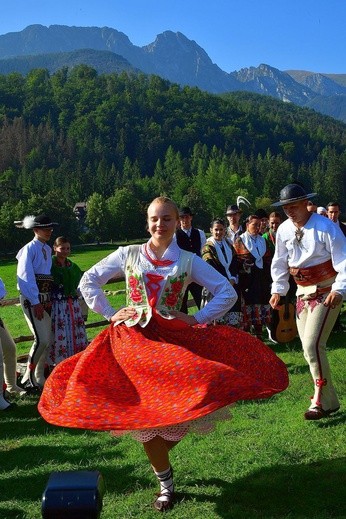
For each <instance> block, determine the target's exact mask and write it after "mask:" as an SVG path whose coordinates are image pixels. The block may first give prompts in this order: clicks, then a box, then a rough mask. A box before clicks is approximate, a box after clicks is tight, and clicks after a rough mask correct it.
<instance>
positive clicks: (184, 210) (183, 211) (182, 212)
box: [179, 206, 193, 216]
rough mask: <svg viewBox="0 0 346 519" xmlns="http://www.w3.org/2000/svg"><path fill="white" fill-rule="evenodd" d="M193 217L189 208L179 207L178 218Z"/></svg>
mask: <svg viewBox="0 0 346 519" xmlns="http://www.w3.org/2000/svg"><path fill="white" fill-rule="evenodd" d="M186 215H188V216H193V213H192V212H191V209H190V208H189V207H186V206H185V207H181V208H180V209H179V216H186Z"/></svg>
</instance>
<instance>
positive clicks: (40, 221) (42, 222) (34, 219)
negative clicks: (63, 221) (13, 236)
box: [14, 214, 59, 229]
mask: <svg viewBox="0 0 346 519" xmlns="http://www.w3.org/2000/svg"><path fill="white" fill-rule="evenodd" d="M14 225H15V226H16V227H19V228H21V229H35V228H37V227H40V228H46V229H47V228H49V227H56V226H57V225H59V224H58V223H57V222H52V220H51V218H49V216H47V215H45V214H39V215H38V216H26V217H25V218H24V219H23V220H19V221H18V220H17V221H15V222H14Z"/></svg>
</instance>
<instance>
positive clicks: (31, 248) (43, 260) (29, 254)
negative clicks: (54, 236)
mask: <svg viewBox="0 0 346 519" xmlns="http://www.w3.org/2000/svg"><path fill="white" fill-rule="evenodd" d="M16 258H17V260H18V266H17V286H18V290H19V291H20V293H21V294H22V295H23V296H24V297H25V298H26V299H28V300H29V301H30V303H31V304H32V305H37V304H38V303H39V302H40V300H39V297H38V294H39V292H38V287H37V283H36V279H35V274H45V275H50V270H51V268H52V249H51V248H50V246H49V245H47V243H43V242H41V241H40V240H38V239H37V238H34V239H33V240H32V241H30V242H29V243H27V244H26V245H24V247H22V248H21V249H20V251H19V252H18V254H17V256H16Z"/></svg>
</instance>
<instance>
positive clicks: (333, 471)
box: [178, 458, 346, 519]
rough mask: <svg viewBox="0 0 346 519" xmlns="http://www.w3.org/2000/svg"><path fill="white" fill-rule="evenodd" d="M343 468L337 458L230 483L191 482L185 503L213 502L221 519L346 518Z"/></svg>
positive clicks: (275, 469) (345, 463) (278, 468)
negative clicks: (201, 489) (211, 490)
mask: <svg viewBox="0 0 346 519" xmlns="http://www.w3.org/2000/svg"><path fill="white" fill-rule="evenodd" d="M345 466H346V458H340V459H335V460H328V461H323V460H321V461H320V462H316V463H311V464H310V465H292V466H286V465H281V466H276V467H270V468H266V469H262V470H260V471H258V472H254V473H252V474H251V475H249V476H247V477H245V478H242V479H239V480H238V481H235V482H233V483H226V482H225V481H223V480H222V479H216V478H212V479H209V480H203V481H202V480H193V481H190V482H189V483H188V488H191V487H192V490H191V493H190V494H189V491H188V489H187V492H185V493H184V499H185V501H188V500H190V499H191V500H194V501H200V502H205V501H209V502H213V503H214V504H215V506H216V509H215V511H216V513H217V514H218V517H223V518H232V519H245V518H246V519H252V518H253V519H259V518H262V519H270V518H289V517H290V518H296V517H297V518H298V517H299V518H300V519H308V518H314V519H317V518H332V517H333V518H334V517H338V518H345V517H346V500H345V485H346V471H345ZM201 486H203V487H204V488H205V487H206V486H214V487H217V488H219V489H221V494H219V495H218V496H215V495H214V496H211V495H210V494H209V496H207V495H206V493H205V492H204V493H203V494H202V493H199V492H198V487H201ZM196 489H197V490H196ZM180 497H182V496H178V498H180Z"/></svg>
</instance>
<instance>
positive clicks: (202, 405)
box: [38, 317, 288, 441]
mask: <svg viewBox="0 0 346 519" xmlns="http://www.w3.org/2000/svg"><path fill="white" fill-rule="evenodd" d="M287 385H288V375H287V369H286V366H285V364H284V363H283V362H282V361H281V360H280V359H279V358H278V357H277V356H276V355H275V353H274V352H273V351H272V350H271V349H270V348H268V347H267V346H266V345H265V344H263V343H262V342H261V341H259V340H258V339H256V338H255V337H252V336H251V335H250V334H248V333H245V332H242V331H240V330H238V329H235V328H231V327H229V326H222V325H216V326H203V325H197V326H194V327H190V326H188V325H186V324H185V323H183V322H182V321H180V320H178V319H174V320H171V321H168V320H166V319H163V318H159V317H156V318H153V319H152V320H151V321H150V322H149V324H148V325H147V326H146V327H145V328H141V327H140V326H138V325H136V326H134V327H126V325H125V324H120V325H118V326H114V325H113V324H111V325H110V326H109V327H107V328H106V329H105V330H103V331H102V332H101V333H100V334H99V335H98V336H97V337H96V338H95V339H94V340H93V341H92V342H91V344H90V345H89V347H88V348H87V349H86V350H85V351H83V352H81V353H78V354H77V355H74V356H73V357H70V358H69V359H67V360H65V361H63V362H61V363H60V364H59V365H58V366H57V367H56V368H55V369H54V371H53V372H52V374H51V375H50V377H49V378H48V379H47V381H46V384H45V386H44V389H43V393H42V395H41V399H40V402H39V406H38V409H39V412H40V413H41V415H42V416H43V418H44V419H45V420H46V421H47V422H50V423H52V424H55V425H60V426H63V427H76V428H82V429H94V430H112V431H114V433H115V434H119V433H124V432H130V431H134V434H136V433H137V439H139V440H140V441H146V440H147V439H150V436H151V434H152V433H153V431H154V433H153V434H154V435H155V434H159V433H158V432H157V431H162V436H163V437H164V436H165V435H164V431H165V428H168V429H166V431H168V433H169V431H171V432H172V434H174V430H175V429H177V428H178V429H179V433H178V436H179V435H180V437H181V436H183V435H184V434H186V432H188V430H189V429H190V424H191V423H196V422H197V421H198V420H199V419H201V418H203V417H207V416H208V415H210V414H211V413H214V412H216V411H218V410H220V412H221V414H223V417H222V418H224V413H223V412H222V408H225V407H226V406H229V405H231V404H233V403H234V402H236V401H237V400H251V399H260V398H269V397H271V396H272V395H274V394H275V393H278V392H280V391H283V390H284V389H285V388H286V387H287ZM216 415H217V414H216ZM216 415H215V416H216ZM177 424H179V425H178V427H177ZM167 438H171V436H169V435H168V436H167Z"/></svg>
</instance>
